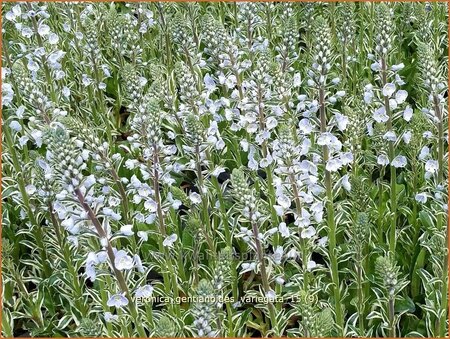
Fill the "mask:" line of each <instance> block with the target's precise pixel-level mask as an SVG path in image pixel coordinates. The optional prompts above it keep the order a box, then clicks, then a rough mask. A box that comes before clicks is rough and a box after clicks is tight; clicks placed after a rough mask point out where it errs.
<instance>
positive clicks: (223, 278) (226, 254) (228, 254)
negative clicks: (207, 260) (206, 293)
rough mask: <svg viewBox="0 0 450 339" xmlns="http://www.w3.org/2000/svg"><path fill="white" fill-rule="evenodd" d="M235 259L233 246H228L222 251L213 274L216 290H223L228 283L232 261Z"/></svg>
mask: <svg viewBox="0 0 450 339" xmlns="http://www.w3.org/2000/svg"><path fill="white" fill-rule="evenodd" d="M231 260H233V253H232V250H231V248H229V247H226V248H224V249H223V250H222V251H220V253H219V256H218V262H217V266H216V269H215V270H214V276H213V288H214V290H216V291H221V290H222V289H223V288H224V287H225V285H226V284H227V283H228V280H229V278H230V263H231Z"/></svg>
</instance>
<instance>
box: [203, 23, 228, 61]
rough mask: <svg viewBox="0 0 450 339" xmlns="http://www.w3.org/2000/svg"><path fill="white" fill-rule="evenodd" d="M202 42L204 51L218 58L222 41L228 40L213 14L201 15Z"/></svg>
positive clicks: (225, 32)
mask: <svg viewBox="0 0 450 339" xmlns="http://www.w3.org/2000/svg"><path fill="white" fill-rule="evenodd" d="M202 36H203V39H202V42H203V43H204V44H205V49H204V51H205V52H206V53H207V54H208V55H210V56H211V57H212V58H214V59H218V57H219V54H220V53H221V51H222V49H223V46H222V44H223V42H224V41H227V40H228V33H227V31H226V30H225V28H224V27H223V26H222V25H221V24H220V22H218V21H217V20H216V19H215V18H214V17H213V16H211V15H207V16H205V17H203V27H202Z"/></svg>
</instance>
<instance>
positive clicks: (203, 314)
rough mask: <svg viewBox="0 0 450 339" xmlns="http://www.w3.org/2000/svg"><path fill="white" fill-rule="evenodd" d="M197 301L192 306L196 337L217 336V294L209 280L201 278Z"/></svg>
mask: <svg viewBox="0 0 450 339" xmlns="http://www.w3.org/2000/svg"><path fill="white" fill-rule="evenodd" d="M196 297H197V302H196V303H195V304H194V305H193V307H192V315H193V316H194V319H195V320H194V322H193V323H192V325H193V327H194V329H195V332H196V337H216V336H217V333H216V331H215V330H214V329H213V324H214V319H215V312H216V306H215V302H214V299H215V294H214V289H213V287H212V285H211V284H210V283H209V282H208V281H207V280H204V279H203V280H200V282H199V283H198V286H197V291H196Z"/></svg>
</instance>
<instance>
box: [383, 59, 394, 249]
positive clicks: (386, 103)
mask: <svg viewBox="0 0 450 339" xmlns="http://www.w3.org/2000/svg"><path fill="white" fill-rule="evenodd" d="M381 76H382V85H383V87H384V86H385V85H386V84H387V65H386V59H385V57H383V58H381ZM384 107H385V109H386V114H387V116H388V117H389V119H388V121H387V129H388V130H389V131H390V130H391V129H392V113H391V109H390V107H389V98H388V97H387V96H385V97H384ZM394 157H395V149H394V142H393V141H389V161H390V163H391V164H390V171H391V190H390V191H391V227H390V229H389V250H390V251H391V252H392V254H394V253H395V246H396V237H395V236H396V230H397V171H396V168H395V167H394V166H392V160H394Z"/></svg>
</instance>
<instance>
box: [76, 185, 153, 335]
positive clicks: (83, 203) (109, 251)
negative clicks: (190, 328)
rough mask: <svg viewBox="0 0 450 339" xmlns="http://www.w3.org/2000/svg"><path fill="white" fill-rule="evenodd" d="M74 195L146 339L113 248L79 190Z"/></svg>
mask: <svg viewBox="0 0 450 339" xmlns="http://www.w3.org/2000/svg"><path fill="white" fill-rule="evenodd" d="M75 195H76V196H77V199H78V201H79V202H80V204H81V206H82V207H83V209H84V210H85V211H86V213H87V214H88V217H89V219H90V220H91V222H92V223H93V225H94V227H95V229H96V231H97V233H98V235H99V237H100V238H101V239H104V240H105V241H106V253H107V254H108V258H109V261H110V264H111V267H112V269H113V272H114V275H115V276H116V279H117V282H118V283H119V286H120V289H121V290H122V291H123V292H124V293H125V295H126V297H127V299H128V301H129V303H128V307H129V310H130V313H131V316H132V318H133V320H134V323H135V326H136V329H137V330H138V333H139V336H140V337H146V336H147V334H146V333H145V330H144V328H143V327H142V324H141V322H140V320H139V319H138V310H137V308H136V304H135V303H134V301H133V298H132V296H131V293H130V291H129V289H128V286H127V283H126V281H125V278H124V276H123V274H122V272H120V271H119V270H118V269H117V268H116V265H115V263H114V261H115V255H114V251H113V248H112V246H111V243H110V242H109V239H108V236H107V234H106V232H105V230H104V229H103V227H102V225H101V223H100V221H99V220H98V219H97V217H96V215H95V214H94V211H92V209H91V207H90V206H89V205H88V204H87V203H86V201H85V199H84V196H83V193H81V191H80V189H79V188H76V189H75Z"/></svg>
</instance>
